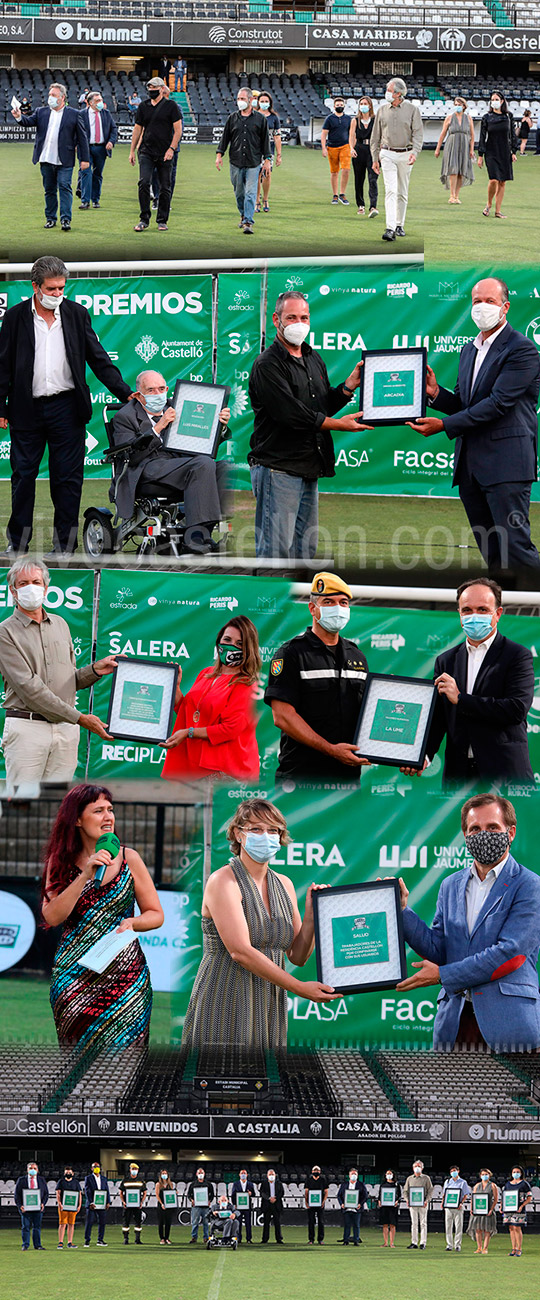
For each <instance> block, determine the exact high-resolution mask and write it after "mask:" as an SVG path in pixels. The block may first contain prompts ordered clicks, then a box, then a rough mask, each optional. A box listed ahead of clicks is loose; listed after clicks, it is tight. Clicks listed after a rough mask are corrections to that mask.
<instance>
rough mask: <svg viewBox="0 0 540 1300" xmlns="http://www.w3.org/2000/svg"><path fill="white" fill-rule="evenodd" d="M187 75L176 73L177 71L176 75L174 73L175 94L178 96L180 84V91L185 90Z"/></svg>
mask: <svg viewBox="0 0 540 1300" xmlns="http://www.w3.org/2000/svg"><path fill="white" fill-rule="evenodd" d="M185 75H186V74H185V72H176V70H175V73H174V93H175V94H176V92H177V90H178V83H180V90H183V89H184V78H185Z"/></svg>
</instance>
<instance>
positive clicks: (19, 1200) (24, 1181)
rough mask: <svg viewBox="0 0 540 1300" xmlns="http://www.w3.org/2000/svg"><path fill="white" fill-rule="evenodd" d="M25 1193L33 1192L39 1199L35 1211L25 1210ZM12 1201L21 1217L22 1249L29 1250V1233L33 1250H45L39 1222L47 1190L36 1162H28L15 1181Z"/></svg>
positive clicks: (46, 1198) (45, 1202)
mask: <svg viewBox="0 0 540 1300" xmlns="http://www.w3.org/2000/svg"><path fill="white" fill-rule="evenodd" d="M26 1191H28V1192H33V1193H34V1194H35V1195H36V1197H37V1198H38V1199H39V1207H38V1208H37V1209H35V1210H34V1209H30V1207H29V1206H28V1207H26V1208H25V1204H24V1200H25V1197H24V1193H25V1192H26ZM14 1199H15V1205H16V1206H17V1209H18V1211H19V1214H20V1216H21V1236H22V1249H23V1250H29V1249H30V1233H32V1244H33V1247H34V1250H45V1247H44V1246H42V1245H41V1220H42V1218H43V1211H44V1209H45V1206H46V1204H47V1201H48V1199H49V1188H48V1187H47V1184H46V1182H45V1179H44V1178H43V1177H42V1175H41V1174H40V1172H39V1168H38V1164H37V1161H36V1160H29V1161H28V1165H27V1168H26V1173H25V1174H22V1175H21V1177H20V1178H18V1179H17V1182H16V1183H15V1195H14Z"/></svg>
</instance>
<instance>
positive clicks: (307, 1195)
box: [304, 1165, 328, 1246]
mask: <svg viewBox="0 0 540 1300" xmlns="http://www.w3.org/2000/svg"><path fill="white" fill-rule="evenodd" d="M327 1196H328V1180H327V1179H326V1178H324V1177H323V1175H322V1173H321V1166H320V1165H313V1168H312V1170H311V1173H310V1175H309V1177H308V1178H306V1181H305V1183H304V1204H305V1207H306V1210H307V1220H308V1241H309V1244H310V1246H314V1245H315V1226H316V1227H317V1241H318V1243H319V1246H322V1244H323V1242H324V1207H325V1205H326V1198H327Z"/></svg>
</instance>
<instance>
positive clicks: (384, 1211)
mask: <svg viewBox="0 0 540 1300" xmlns="http://www.w3.org/2000/svg"><path fill="white" fill-rule="evenodd" d="M383 1187H395V1189H396V1204H395V1205H380V1206H379V1223H380V1224H386V1225H392V1226H393V1227H394V1228H396V1227H397V1221H398V1213H399V1202H400V1200H401V1183H395V1182H394V1181H392V1182H391V1183H389V1182H388V1179H387V1178H381V1183H380V1187H379V1199H380V1196H381V1191H382V1188H383Z"/></svg>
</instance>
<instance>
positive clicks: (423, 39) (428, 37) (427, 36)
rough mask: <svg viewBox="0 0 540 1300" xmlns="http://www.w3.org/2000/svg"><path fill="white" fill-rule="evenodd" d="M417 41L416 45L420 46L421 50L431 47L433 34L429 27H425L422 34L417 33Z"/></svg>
mask: <svg viewBox="0 0 540 1300" xmlns="http://www.w3.org/2000/svg"><path fill="white" fill-rule="evenodd" d="M415 39H416V44H417V45H419V46H420V49H421V50H425V49H427V46H428V45H431V42H432V40H433V32H430V30H429V28H428V27H423V28H422V31H421V32H417V33H416V37H415Z"/></svg>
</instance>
